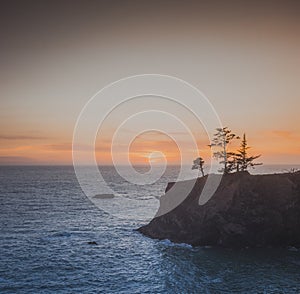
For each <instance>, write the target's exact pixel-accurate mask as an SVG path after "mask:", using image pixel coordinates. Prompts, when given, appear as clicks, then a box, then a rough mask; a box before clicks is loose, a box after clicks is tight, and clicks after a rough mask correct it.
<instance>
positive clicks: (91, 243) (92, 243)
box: [88, 241, 98, 245]
mask: <svg viewBox="0 0 300 294" xmlns="http://www.w3.org/2000/svg"><path fill="white" fill-rule="evenodd" d="M88 244H89V245H98V243H97V242H95V241H89V242H88Z"/></svg>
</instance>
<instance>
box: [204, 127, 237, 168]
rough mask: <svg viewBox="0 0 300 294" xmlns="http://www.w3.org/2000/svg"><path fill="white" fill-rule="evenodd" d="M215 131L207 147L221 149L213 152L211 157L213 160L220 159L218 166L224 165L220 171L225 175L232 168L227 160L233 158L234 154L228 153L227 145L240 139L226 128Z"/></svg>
mask: <svg viewBox="0 0 300 294" xmlns="http://www.w3.org/2000/svg"><path fill="white" fill-rule="evenodd" d="M216 130H217V133H215V134H214V138H213V140H212V142H211V144H210V145H209V146H210V147H213V146H216V147H220V148H221V150H220V151H216V152H214V153H213V155H214V157H215V158H217V159H220V164H223V165H224V166H223V168H222V169H221V170H220V171H221V172H224V173H225V174H227V173H229V172H231V171H232V169H233V167H234V166H233V164H232V162H231V161H230V160H229V159H230V158H231V157H233V156H234V153H232V152H229V151H228V145H229V144H230V142H231V141H232V140H234V139H240V137H239V136H237V135H236V134H233V133H232V132H231V130H229V129H228V127H224V128H217V129H216Z"/></svg>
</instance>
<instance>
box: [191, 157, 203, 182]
mask: <svg viewBox="0 0 300 294" xmlns="http://www.w3.org/2000/svg"><path fill="white" fill-rule="evenodd" d="M203 165H204V160H203V158H202V157H198V158H196V159H195V160H194V161H193V166H192V169H197V170H198V176H199V172H200V171H201V174H202V177H204V170H203Z"/></svg>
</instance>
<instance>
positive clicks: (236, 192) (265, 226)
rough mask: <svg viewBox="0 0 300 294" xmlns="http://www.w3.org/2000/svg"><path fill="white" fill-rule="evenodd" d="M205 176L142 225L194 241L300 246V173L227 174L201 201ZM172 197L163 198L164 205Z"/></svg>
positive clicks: (156, 233)
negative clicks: (172, 205) (177, 201)
mask: <svg viewBox="0 0 300 294" xmlns="http://www.w3.org/2000/svg"><path fill="white" fill-rule="evenodd" d="M206 179H207V176H206V177H203V178H199V179H198V180H197V182H196V184H195V186H194V188H193V190H192V191H191V192H190V194H189V195H188V196H187V197H186V199H185V200H184V201H183V202H182V203H181V204H179V205H178V206H177V207H176V208H175V209H173V210H172V211H170V212H168V213H167V214H164V215H161V216H158V217H155V218H154V219H153V220H152V221H151V222H150V223H149V224H147V225H145V226H143V227H141V228H139V229H138V230H139V231H140V232H141V233H143V234H145V235H146V236H149V237H151V238H156V239H169V240H171V241H173V242H176V243H187V244H191V245H194V246H207V245H211V246H223V247H231V248H233V247H267V246H274V247H277V246H279V247H288V246H293V247H297V248H299V247H300V174H299V173H286V174H272V175H250V174H249V173H247V172H240V173H235V174H229V175H225V176H224V177H223V178H222V181H221V184H220V186H219V187H218V189H217V191H216V192H215V194H214V195H213V196H212V198H211V199H210V200H209V201H208V202H207V203H205V204H204V205H201V206H200V205H199V204H198V201H199V196H200V194H201V191H202V189H203V186H204V184H205V181H206ZM179 183H180V182H179ZM182 183H183V182H182ZM172 185H173V183H170V184H169V185H168V187H167V189H166V191H168V190H169V189H171V187H172ZM167 197H168V194H166V195H164V196H163V197H161V200H160V202H161V205H163V204H164V203H163V202H164V201H168V199H164V198H167Z"/></svg>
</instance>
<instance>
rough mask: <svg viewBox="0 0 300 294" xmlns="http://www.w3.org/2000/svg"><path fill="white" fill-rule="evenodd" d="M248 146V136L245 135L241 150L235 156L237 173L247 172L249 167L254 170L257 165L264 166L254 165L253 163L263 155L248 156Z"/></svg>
mask: <svg viewBox="0 0 300 294" xmlns="http://www.w3.org/2000/svg"><path fill="white" fill-rule="evenodd" d="M249 148H250V147H249V146H248V143H247V139H246V134H244V135H243V139H242V142H241V146H240V149H239V150H238V151H237V153H235V155H234V161H235V166H236V171H246V170H248V168H249V167H252V168H254V166H256V165H262V163H254V162H253V161H254V160H255V159H257V158H259V157H260V156H261V155H256V156H248V149H249Z"/></svg>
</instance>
